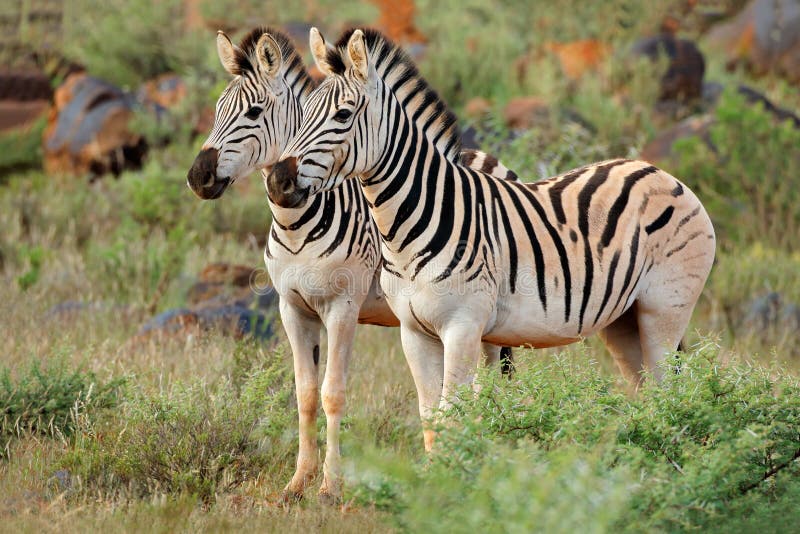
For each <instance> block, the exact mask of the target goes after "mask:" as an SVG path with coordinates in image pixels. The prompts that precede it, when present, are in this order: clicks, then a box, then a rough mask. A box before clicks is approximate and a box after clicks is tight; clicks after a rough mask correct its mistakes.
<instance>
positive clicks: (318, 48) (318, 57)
mask: <svg viewBox="0 0 800 534" xmlns="http://www.w3.org/2000/svg"><path fill="white" fill-rule="evenodd" d="M308 45H309V48H311V54H312V55H313V56H314V63H316V64H317V68H318V69H319V70H320V72H322V74H324V75H325V76H330V75H332V74H334V70H333V68H332V67H331V64H330V63H329V62H328V43H326V42H325V38H324V37H323V36H322V34H321V33H320V32H319V30H318V29H316V28H311V32H310V33H309V34H308Z"/></svg>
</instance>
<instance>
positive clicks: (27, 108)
mask: <svg viewBox="0 0 800 534" xmlns="http://www.w3.org/2000/svg"><path fill="white" fill-rule="evenodd" d="M49 108H50V102H49V101H47V100H27V101H24V102H19V101H16V100H0V132H3V131H7V130H13V129H17V128H26V127H29V126H31V125H32V124H33V123H34V122H35V121H36V119H38V118H39V117H41V116H42V115H44V114H45V113H46V112H47V110H48V109H49Z"/></svg>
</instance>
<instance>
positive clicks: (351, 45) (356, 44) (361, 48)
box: [347, 30, 369, 82]
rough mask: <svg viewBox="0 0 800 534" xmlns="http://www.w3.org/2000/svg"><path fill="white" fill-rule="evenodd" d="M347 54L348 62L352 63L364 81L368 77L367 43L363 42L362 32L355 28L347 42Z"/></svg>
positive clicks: (357, 74)
mask: <svg viewBox="0 0 800 534" xmlns="http://www.w3.org/2000/svg"><path fill="white" fill-rule="evenodd" d="M347 55H348V56H349V57H350V63H352V64H353V70H354V72H355V73H356V76H358V78H359V79H361V81H362V82H366V81H367V78H368V77H369V59H368V58H367V45H366V43H365V42H364V32H362V31H361V30H356V31H354V32H353V35H351V36H350V40H349V41H348V42H347Z"/></svg>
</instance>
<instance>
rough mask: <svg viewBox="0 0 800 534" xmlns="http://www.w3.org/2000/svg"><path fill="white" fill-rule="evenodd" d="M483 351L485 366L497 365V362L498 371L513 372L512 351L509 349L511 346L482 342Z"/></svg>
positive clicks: (507, 374)
mask: <svg viewBox="0 0 800 534" xmlns="http://www.w3.org/2000/svg"><path fill="white" fill-rule="evenodd" d="M483 352H484V354H486V367H491V366H493V365H497V364H498V362H499V365H500V372H501V373H503V375H505V376H511V375H512V374H514V353H513V352H512V351H511V347H498V346H497V345H492V344H491V343H484V344H483Z"/></svg>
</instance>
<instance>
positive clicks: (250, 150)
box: [187, 28, 304, 199]
mask: <svg viewBox="0 0 800 534" xmlns="http://www.w3.org/2000/svg"><path fill="white" fill-rule="evenodd" d="M279 42H280V44H279ZM217 53H218V54H219V59H220V62H221V63H222V66H223V67H224V68H225V70H226V71H227V72H228V73H229V74H231V75H233V76H234V79H233V80H231V82H230V83H229V84H228V86H227V87H226V88H225V90H224V91H223V92H222V95H221V96H220V97H219V100H218V101H217V105H216V111H215V114H214V126H213V128H212V130H211V134H210V135H209V136H208V139H206V142H205V143H203V147H202V149H201V150H200V153H199V154H198V155H197V157H196V158H195V160H194V163H193V164H192V167H191V169H189V174H188V177H187V184H188V185H189V187H190V188H191V189H192V191H194V193H195V194H196V195H197V196H198V197H200V198H202V199H215V198H219V197H220V196H222V193H223V192H224V191H225V188H227V187H228V185H230V184H231V183H233V182H234V181H235V180H236V179H238V178H241V177H243V176H247V175H248V174H250V173H252V172H253V171H255V170H258V169H263V168H265V167H267V166H269V165H271V164H272V163H274V162H275V161H276V160H277V159H278V156H279V155H280V153H281V151H282V150H283V148H284V146H285V144H286V143H287V142H288V140H289V139H291V134H292V132H293V131H294V129H295V128H296V126H297V122H299V115H300V109H299V104H297V103H296V97H295V96H294V95H293V93H292V90H291V87H290V86H289V84H287V82H286V81H285V80H284V76H283V74H284V71H285V70H286V68H293V67H295V65H293V64H292V65H285V64H286V63H287V61H286V60H287V59H293V58H294V55H296V52H295V51H294V48H293V47H291V45H290V44H289V41H288V39H287V38H285V37H284V36H283V35H281V34H279V33H277V32H275V31H274V30H266V29H261V28H259V29H256V30H253V31H252V32H251V33H250V34H249V35H248V36H247V37H245V38H244V40H243V41H242V43H241V44H240V45H239V46H236V45H234V44H233V43H232V42H231V40H230V39H229V38H228V36H227V35H225V33H223V32H221V31H220V32H218V33H217ZM293 63H294V62H293ZM303 70H304V69H303Z"/></svg>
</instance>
